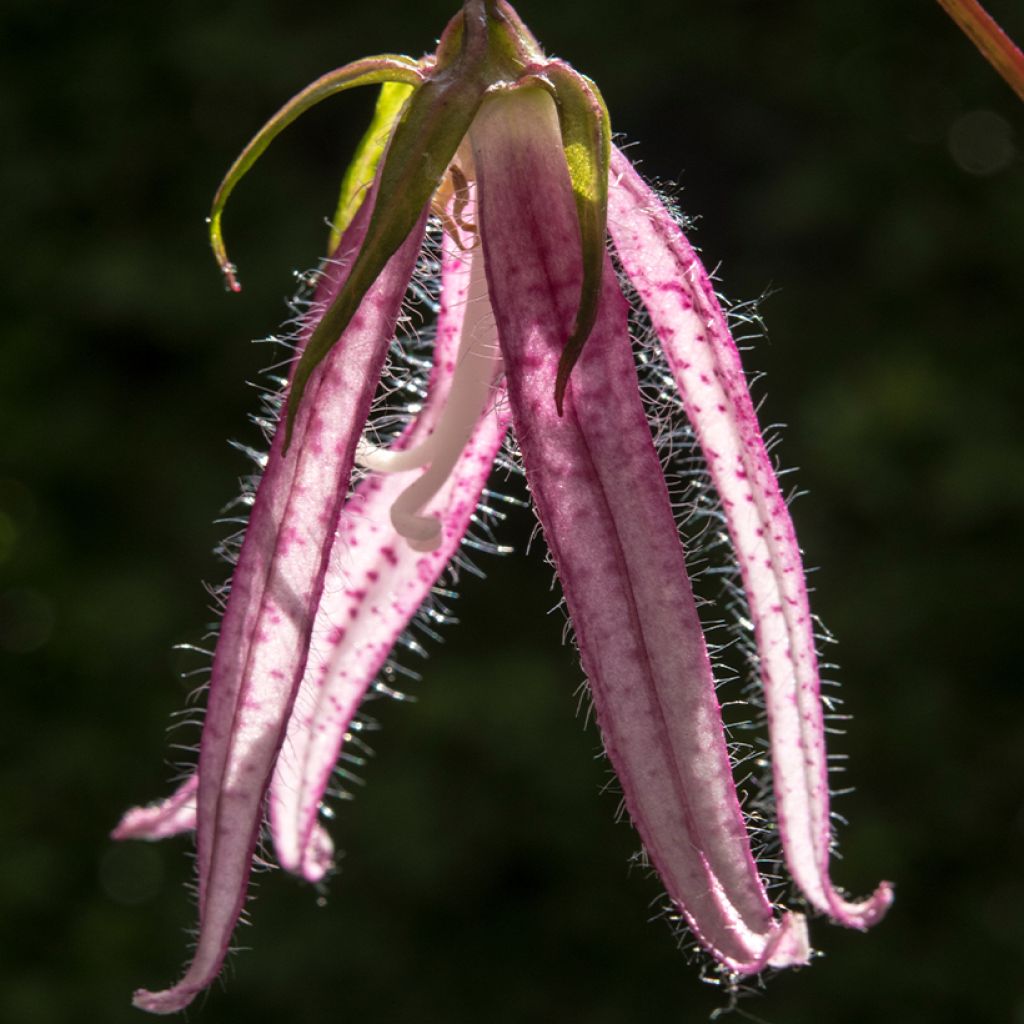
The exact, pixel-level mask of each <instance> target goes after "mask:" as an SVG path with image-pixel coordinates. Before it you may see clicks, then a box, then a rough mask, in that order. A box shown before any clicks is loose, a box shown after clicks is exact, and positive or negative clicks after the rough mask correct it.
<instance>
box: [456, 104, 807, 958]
mask: <svg viewBox="0 0 1024 1024" xmlns="http://www.w3.org/2000/svg"><path fill="white" fill-rule="evenodd" d="M471 139H472V142H473V148H474V156H475V159H476V164H477V171H478V175H479V189H480V204H481V225H480V226H481V233H482V237H483V241H484V253H485V257H486V260H487V270H488V280H489V282H490V288H491V301H492V304H493V306H494V311H495V316H496V318H497V322H498V331H499V337H500V341H501V346H502V353H503V356H504V359H505V365H506V371H507V376H508V388H509V399H510V403H511V406H512V413H513V422H514V424H515V428H516V434H517V437H518V440H519V444H520V446H521V448H522V451H523V458H524V464H525V467H526V475H527V481H528V483H529V486H530V490H531V492H532V495H533V498H534V501H535V503H536V506H537V510H538V515H539V517H540V520H541V523H542V525H543V528H544V534H545V537H546V539H547V542H548V544H549V546H550V548H551V551H552V554H553V556H554V559H555V563H556V566H557V569H558V574H559V577H560V579H561V581H562V585H563V587H564V590H565V595H566V600H567V603H568V607H569V612H570V615H571V617H572V621H573V625H574V627H575V630H576V636H577V640H578V643H579V647H580V656H581V658H582V661H583V666H584V669H585V670H586V672H587V675H588V677H589V679H590V685H591V692H592V695H593V700H594V707H595V710H596V714H597V719H598V723H599V725H600V727H601V732H602V735H603V738H604V743H605V749H606V750H607V752H608V756H609V758H610V759H611V762H612V764H613V766H614V768H615V771H616V773H617V774H618V776H619V779H620V781H621V783H622V788H623V792H624V795H625V801H626V806H627V807H628V809H629V812H630V815H631V817H632V819H633V822H634V824H635V825H636V827H637V830H638V831H639V833H640V835H641V838H642V839H643V842H644V845H645V847H646V849H647V852H648V854H649V856H650V858H651V861H652V863H653V864H654V866H655V867H656V869H657V870H658V873H659V874H660V876H661V878H662V881H663V882H664V884H665V886H666V888H667V890H668V892H669V895H670V896H671V898H672V899H673V901H674V902H675V903H676V905H677V906H678V907H679V908H680V910H681V911H682V912H683V913H684V914H685V916H686V918H687V920H688V922H689V923H690V925H691V927H692V928H693V930H694V932H695V934H696V935H697V937H698V938H699V939H700V941H701V942H702V943H703V944H704V945H705V946H706V947H707V949H708V950H709V951H710V952H711V953H712V954H713V955H714V956H715V957H716V958H717V959H718V960H719V961H720V962H722V963H723V964H725V965H726V966H728V967H729V968H730V969H732V970H734V971H737V972H739V973H751V972H755V971H758V970H761V969H762V968H763V967H765V966H766V965H773V966H786V965H790V964H795V963H803V962H805V961H806V959H807V955H808V948H807V938H806V929H805V926H804V921H803V918H802V917H800V916H799V915H790V914H786V915H783V916H782V917H781V918H780V919H776V918H774V917H773V915H772V908H771V906H770V904H769V902H768V900H767V898H766V895H765V892H764V888H763V886H762V884H761V881H760V879H759V877H758V874H757V871H756V868H755V866H754V863H753V859H752V857H751V854H750V847H749V842H748V838H747V833H746V829H745V827H744V822H743V818H742V815H741V812H740V809H739V805H738V801H737V798H736V793H735V788H734V784H733V779H732V773H731V770H730V766H729V760H728V756H727V752H726V746H725V738H724V731H723V725H722V719H721V714H720V709H719V706H718V702H717V699H716V696H715V690H714V683H713V679H712V675H711V669H710V664H709V661H708V656H707V651H706V648H705V644H704V637H703V632H702V628H701V624H700V621H699V618H698V615H697V611H696V607H695V602H694V597H693V593H692V590H691V588H690V585H689V580H688V577H687V574H686V566H685V561H684V557H683V551H682V548H681V545H680V542H679V537H678V533H677V530H676V525H675V521H674V518H673V515H672V510H671V506H670V502H669V495H668V490H667V487H666V484H665V481H664V477H663V474H662V470H661V465H660V463H659V460H658V457H657V454H656V452H655V450H654V446H653V443H652V441H651V435H650V430H649V428H648V425H647V422H646V418H645V415H644V412H643V408H642V405H641V401H640V397H639V388H638V384H637V378H636V370H635V366H634V363H633V357H632V349H631V345H630V340H629V336H628V332H627V309H626V304H625V301H624V299H623V298H622V296H621V294H620V293H619V291H618V287H617V283H616V279H615V276H614V274H613V273H612V272H611V269H610V267H609V266H607V265H606V267H605V272H604V274H603V275H602V279H603V285H602V291H601V298H600V304H599V307H598V315H597V318H596V322H595V325H594V329H593V332H592V334H591V337H590V340H589V342H588V343H587V345H586V347H585V349H584V351H583V355H582V357H581V359H580V362H579V364H578V365H577V367H576V370H575V371H574V373H573V376H572V378H571V379H570V382H569V387H568V390H567V392H566V399H565V406H564V416H562V417H559V416H558V414H557V411H556V409H555V404H554V401H553V387H554V382H555V377H556V373H557V367H558V362H559V357H560V355H561V349H562V344H563V342H564V339H565V336H566V335H565V331H566V329H567V327H568V326H570V325H571V323H572V318H573V316H574V314H575V312H576V307H577V302H578V298H579V294H580V292H579V289H580V281H581V275H582V268H581V264H580V256H579V244H578V228H577V225H576V214H575V210H574V207H573V197H572V192H571V189H570V184H569V179H568V173H567V171H566V167H565V157H564V155H563V152H562V148H561V143H560V140H559V134H558V125H557V120H556V117H555V111H554V107H553V105H552V102H551V99H550V97H549V96H548V95H547V94H546V93H543V92H541V91H539V90H530V91H527V90H522V91H519V92H516V93H512V94H509V95H506V96H501V97H497V98H494V99H492V100H489V101H487V102H486V103H485V105H484V107H483V108H482V109H481V112H480V114H479V115H478V118H477V121H476V122H474V126H473V128H472V131H471Z"/></svg>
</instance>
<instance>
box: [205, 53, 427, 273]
mask: <svg viewBox="0 0 1024 1024" xmlns="http://www.w3.org/2000/svg"><path fill="white" fill-rule="evenodd" d="M422 81H423V73H422V71H421V70H420V67H419V63H418V62H417V61H414V60H411V59H410V58H408V57H400V56H394V55H391V54H385V55H383V56H380V57H366V58H364V59H363V60H357V61H354V62H353V63H351V64H346V65H345V66H344V67H341V68H337V69H336V70H334V71H329V72H328V73H327V74H326V75H323V76H322V77H321V78H318V79H317V80H316V81H315V82H313V83H312V84H311V85H308V86H306V88H305V89H303V90H302V92H300V93H299V94H298V95H296V96H293V97H292V99H290V100H289V101H288V102H287V103H286V104H285V105H284V106H283V107H282V108H281V109H280V110H279V111H278V112H277V113H276V114H275V115H274V116H273V117H272V118H271V119H270V120H269V121H267V123H266V124H265V125H264V126H263V127H262V128H261V129H260V130H259V131H258V132H257V133H256V135H255V136H253V138H252V140H251V141H250V142H249V144H248V145H247V146H246V147H245V149H243V150H242V152H241V154H240V155H239V157H238V159H237V160H236V161H235V162H234V163H233V164H232V165H231V169H230V170H229V171H228V173H227V174H226V175H225V176H224V180H223V181H222V182H221V184H220V188H218V189H217V194H216V195H215V196H214V197H213V207H212V209H211V210H210V216H209V218H208V223H209V225H210V245H211V246H212V247H213V254H214V256H215V257H216V259H217V264H218V265H219V266H220V269H221V272H222V273H223V274H224V277H225V279H226V280H227V283H228V287H229V288H230V289H231V290H232V291H235V292H237V291H240V290H241V289H240V287H239V284H238V281H237V280H236V279H235V268H234V267H233V266H232V264H231V262H230V260H228V254H227V250H226V249H225V247H224V238H223V236H222V234H221V226H220V219H221V214H222V213H223V211H224V206H225V204H226V203H227V201H228V196H230V195H231V192H232V190H233V189H234V187H235V186H236V185H237V184H238V182H239V181H241V179H242V178H243V177H245V175H246V173H247V172H248V170H249V168H250V167H252V165H253V164H254V163H256V161H257V160H258V159H259V158H260V156H261V155H262V154H263V151H264V150H265V149H266V148H267V146H269V145H270V143H271V142H272V141H273V140H274V139H275V138H276V137H277V136H278V135H279V134H280V133H281V132H282V131H283V130H284V129H285V128H287V127H288V125H290V124H291V123H292V121H294V120H295V119H296V118H297V117H299V115H300V114H304V113H305V112H306V111H307V110H309V108H310V107H313V106H316V104H317V103H319V102H320V101H321V100H325V99H327V97H328V96H333V95H334V94H335V93H338V92H343V91H344V90H346V89H353V88H355V87H356V86H360V85H377V84H379V83H382V82H400V83H403V84H405V85H407V86H413V87H415V86H417V85H419V84H420V83H421V82H422Z"/></svg>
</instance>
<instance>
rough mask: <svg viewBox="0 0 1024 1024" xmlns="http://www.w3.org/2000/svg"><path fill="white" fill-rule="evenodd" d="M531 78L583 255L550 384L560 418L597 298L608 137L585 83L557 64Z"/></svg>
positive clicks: (598, 102) (597, 101)
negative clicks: (537, 86) (562, 165)
mask: <svg viewBox="0 0 1024 1024" xmlns="http://www.w3.org/2000/svg"><path fill="white" fill-rule="evenodd" d="M536 78H537V81H538V82H541V83H543V84H544V85H546V87H547V88H548V89H549V90H550V92H551V93H552V95H553V96H554V99H555V105H556V107H557V109H558V123H559V127H560V128H561V131H562V147H563V148H564V150H565V162H566V164H567V165H568V168H569V178H570V180H571V182H572V191H573V196H574V198H575V199H576V214H577V216H578V217H579V223H580V244H581V247H582V254H583V285H582V288H581V289H580V305H579V309H578V310H577V313H576V322H575V323H574V324H573V328H572V333H571V334H570V335H569V338H568V340H567V341H566V343H565V348H564V349H563V350H562V356H561V358H560V359H559V362H558V374H557V376H556V378H555V405H556V406H557V408H558V414H559V416H561V414H562V403H563V401H564V398H565V389H566V386H567V385H568V383H569V374H570V373H571V372H572V368H573V367H574V366H575V365H576V361H577V360H578V359H579V357H580V354H581V353H582V351H583V346H584V345H585V344H586V341H587V338H588V337H590V332H591V330H592V329H593V327H594V319H595V317H596V316H597V304H598V300H599V299H600V297H601V275H602V273H603V271H604V258H605V250H604V236H605V228H606V224H607V221H608V167H609V164H610V162H611V146H612V131H611V122H610V121H609V118H608V109H607V107H605V105H604V100H603V99H602V98H601V94H600V92H599V91H598V89H597V86H596V85H594V83H593V82H592V81H591V80H590V79H589V78H586V77H585V76H584V75H581V74H580V73H579V72H578V71H575V70H574V69H573V68H571V67H569V65H568V64H564V63H562V62H561V61H550V62H548V63H547V64H545V65H543V66H542V67H541V68H539V69H538V71H537V74H536Z"/></svg>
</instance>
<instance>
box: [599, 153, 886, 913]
mask: <svg viewBox="0 0 1024 1024" xmlns="http://www.w3.org/2000/svg"><path fill="white" fill-rule="evenodd" d="M608 228H609V231H610V232H611V236H612V240H613V241H614V243H615V249H616V252H617V253H618V256H619V259H620V260H621V261H622V266H623V269H624V270H625V271H626V274H627V275H628V276H629V278H630V279H631V280H632V282H633V284H634V286H635V287H636V289H637V292H638V293H639V295H640V297H641V299H642V300H643V302H644V305H645V306H646V307H647V310H648V312H649V313H650V316H651V321H652V323H653V324H654V327H655V330H656V331H657V333H658V338H659V340H660V341H661V344H662V347H663V348H664V350H665V355H666V357H667V359H668V363H669V366H670V368H671V370H672V374H673V376H674V378H675V380H676V384H677V386H678V387H679V391H680V395H681V397H682V401H683V406H684V409H685V411H686V414H687V416H688V417H689V420H690V423H691V424H692V426H693V428H694V431H695V433H696V435H697V439H698V441H699V443H700V446H701V449H702V451H703V453H704V457H705V459H706V461H707V465H708V470H709V472H710V474H711V478H712V480H713V482H714V485H715V488H716V489H717V491H718V493H719V496H720V497H721V501H722V506H723V509H724V511H725V515H726V519H727V521H728V526H729V533H730V536H731V538H732V542H733V546H734V548H735V551H736V558H737V561H738V563H739V566H740V570H741V573H742V577H743V585H744V589H745V590H746V594H747V599H748V602H749V604H750V612H751V618H752V619H753V622H754V629H755V634H756V639H757V649H758V654H759V657H760V667H761V678H762V681H763V683H764V690H765V704H766V707H767V711H768V725H769V729H770V732H771V749H772V771H773V775H774V788H775V800H776V806H777V809H778V819H779V830H780V834H781V837H782V842H783V847H784V850H785V855H786V862H787V864H788V865H789V869H790V871H791V873H792V875H793V877H794V879H795V880H796V882H797V884H798V885H799V886H800V888H801V889H802V890H803V892H804V894H805V895H806V896H807V898H808V900H810V902H811V903H812V904H813V905H814V906H815V907H817V908H818V909H819V910H823V911H825V912H826V913H828V914H830V915H832V917H834V918H835V919H836V920H837V921H840V922H841V923H843V924H845V925H848V926H851V927H855V928H866V927H868V926H869V925H871V924H873V923H874V922H875V921H876V920H878V919H879V918H880V917H881V915H882V914H884V913H885V911H886V909H887V908H888V906H889V904H890V903H891V901H892V891H891V887H890V886H889V885H888V884H886V883H883V884H882V885H881V886H879V888H878V889H877V891H876V892H875V893H874V895H873V896H872V897H871V898H870V899H868V900H865V901H864V902H860V903H851V902H848V901H847V900H845V899H843V898H842V897H841V896H840V895H839V894H838V893H837V892H836V891H835V889H834V888H833V886H832V883H831V881H830V880H829V874H828V861H829V843H830V829H829V791H828V774H827V767H826V764H827V762H826V758H825V735H824V722H823V719H822V708H821V695H820V683H819V679H818V666H817V657H816V654H815V648H814V627H813V622H812V619H811V614H810V609H809V606H808V601H807V589H806V586H805V583H804V569H803V564H802V560H801V556H800V549H799V547H798V545H797V541H796V534H795V532H794V530H793V522H792V519H791V518H790V515H789V509H788V508H787V507H786V502H785V500H784V498H783V496H782V492H781V491H780V489H779V483H778V480H777V478H776V476H775V472H774V469H773V467H772V463H771V460H770V459H769V457H768V454H767V452H766V451H765V446H764V440H763V438H762V436H761V431H760V428H759V427H758V423H757V416H756V414H755V412H754V406H753V403H752V401H751V398H750V393H749V391H748V389H747V380H746V377H745V375H744V372H743V367H742V365H741V364H740V356H739V352H738V350H737V348H736V344H735V342H734V341H733V339H732V336H731V334H730V332H729V328H728V325H727V324H726V321H725V317H724V316H723V314H722V310H721V307H720V305H719V303H718V300H717V299H716V297H715V294H714V290H713V288H712V286H711V282H710V281H709V280H708V276H707V273H706V272H705V270H704V268H703V266H702V265H701V262H700V260H699V259H698V258H697V255H696V254H695V253H694V251H693V249H692V248H691V247H690V245H689V243H688V242H687V241H686V239H685V237H684V236H683V233H682V232H681V231H680V229H679V227H678V225H677V224H676V223H675V221H674V220H673V219H672V217H671V216H670V214H669V213H668V211H667V210H666V209H665V207H664V205H663V204H662V203H661V202H660V200H659V199H658V197H657V196H656V195H655V194H654V193H653V192H652V191H651V190H650V189H649V188H648V187H647V186H646V185H645V184H644V182H643V181H642V179H641V178H640V176H639V175H638V174H637V173H636V171H635V170H634V169H633V167H632V165H631V164H630V163H629V161H628V160H627V159H626V157H625V156H623V155H622V153H621V152H619V151H618V150H614V151H613V154H612V179H611V188H610V190H609V209H608Z"/></svg>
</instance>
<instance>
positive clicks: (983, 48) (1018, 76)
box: [939, 0, 1024, 100]
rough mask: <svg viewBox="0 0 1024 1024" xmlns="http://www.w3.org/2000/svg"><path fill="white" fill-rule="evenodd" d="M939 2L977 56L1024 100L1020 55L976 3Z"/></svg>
mask: <svg viewBox="0 0 1024 1024" xmlns="http://www.w3.org/2000/svg"><path fill="white" fill-rule="evenodd" d="M939 3H940V4H941V5H942V7H943V9H944V10H945V12H946V13H947V14H948V15H949V16H950V17H951V18H952V19H953V20H954V21H955V22H956V23H957V25H959V26H960V28H961V29H962V31H963V32H964V34H965V35H966V36H967V38H968V39H970V40H971V42H972V43H974V45H975V46H976V47H977V48H978V50H979V52H980V53H981V55H982V56H983V57H984V58H985V59H986V60H987V61H988V62H989V63H990V64H991V65H992V67H994V68H995V69H996V71H998V72H999V74H1001V75H1002V76H1003V78H1004V79H1005V80H1006V82H1007V84H1008V85H1009V86H1010V88H1011V89H1013V91H1014V92H1015V93H1016V94H1017V95H1018V96H1019V97H1020V98H1021V99H1022V100H1024V53H1021V51H1020V50H1019V49H1018V48H1017V46H1016V45H1015V44H1014V42H1013V40H1012V39H1010V37H1009V36H1008V35H1007V34H1006V33H1005V32H1004V31H1003V30H1002V29H1001V28H1000V27H999V25H998V24H997V23H996V21H995V20H994V19H993V18H992V16H991V15H990V14H989V13H988V12H987V11H986V10H985V8H984V7H982V6H981V4H980V3H978V0H939Z"/></svg>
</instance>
